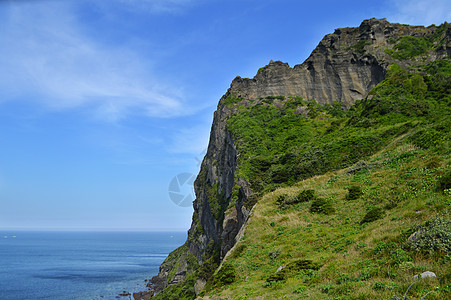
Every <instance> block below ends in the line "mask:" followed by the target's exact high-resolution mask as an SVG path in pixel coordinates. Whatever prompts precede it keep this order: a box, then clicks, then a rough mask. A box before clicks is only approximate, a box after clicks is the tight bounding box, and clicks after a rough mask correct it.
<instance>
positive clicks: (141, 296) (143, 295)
mask: <svg viewBox="0 0 451 300" xmlns="http://www.w3.org/2000/svg"><path fill="white" fill-rule="evenodd" d="M152 294H153V292H152V291H147V292H138V293H133V299H135V300H149V299H150V298H151V297H152Z"/></svg>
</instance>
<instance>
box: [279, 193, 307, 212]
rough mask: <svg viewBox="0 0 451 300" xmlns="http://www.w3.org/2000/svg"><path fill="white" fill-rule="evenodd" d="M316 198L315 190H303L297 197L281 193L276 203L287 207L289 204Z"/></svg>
mask: <svg viewBox="0 0 451 300" xmlns="http://www.w3.org/2000/svg"><path fill="white" fill-rule="evenodd" d="M314 199H316V196H315V191H314V190H303V191H301V192H300V193H299V194H298V195H297V196H296V197H289V196H288V195H286V194H282V195H279V197H277V200H276V203H277V204H278V205H279V207H281V208H287V206H288V205H293V204H297V203H300V202H307V201H311V200H314Z"/></svg>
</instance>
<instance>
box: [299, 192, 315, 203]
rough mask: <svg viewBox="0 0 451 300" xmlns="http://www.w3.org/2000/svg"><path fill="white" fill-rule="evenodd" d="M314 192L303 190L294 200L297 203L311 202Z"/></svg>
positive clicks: (313, 198)
mask: <svg viewBox="0 0 451 300" xmlns="http://www.w3.org/2000/svg"><path fill="white" fill-rule="evenodd" d="M315 199H316V196H315V191H314V190H303V191H302V192H300V193H299V194H298V195H297V196H296V200H297V201H298V202H307V201H311V200H315Z"/></svg>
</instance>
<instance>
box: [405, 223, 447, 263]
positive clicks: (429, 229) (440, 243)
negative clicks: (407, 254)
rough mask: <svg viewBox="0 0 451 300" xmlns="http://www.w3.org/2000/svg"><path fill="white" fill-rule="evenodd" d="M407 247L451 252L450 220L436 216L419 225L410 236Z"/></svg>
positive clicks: (426, 250)
mask: <svg viewBox="0 0 451 300" xmlns="http://www.w3.org/2000/svg"><path fill="white" fill-rule="evenodd" d="M406 248H407V249H410V250H416V251H423V252H429V253H431V254H432V253H433V252H443V253H451V221H450V220H444V219H441V218H437V219H434V220H430V221H427V222H426V223H424V224H423V225H421V226H420V228H419V229H418V231H417V232H416V235H415V236H414V237H412V238H410V240H409V242H408V243H407V245H406Z"/></svg>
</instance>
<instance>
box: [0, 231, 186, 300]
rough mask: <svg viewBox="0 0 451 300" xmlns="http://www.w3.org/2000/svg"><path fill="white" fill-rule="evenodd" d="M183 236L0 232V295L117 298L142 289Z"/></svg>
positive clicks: (5, 299) (4, 298)
mask: <svg viewBox="0 0 451 300" xmlns="http://www.w3.org/2000/svg"><path fill="white" fill-rule="evenodd" d="M185 240H186V232H72V231H70V232H43V231H17V232H4V231H0V299H1V300H15V299H20V300H27V299H33V300H35V299H58V300H59V299H117V296H118V295H119V294H120V293H122V292H123V291H128V292H131V293H133V292H137V291H143V290H146V287H145V285H146V283H145V282H144V280H145V279H150V278H151V277H152V276H154V275H156V274H157V273H158V267H159V265H160V264H161V263H162V262H163V260H164V259H165V258H166V257H167V255H168V254H169V252H171V251H172V250H174V249H175V248H177V247H178V246H180V245H182V244H183V243H184V242H185ZM119 299H132V298H130V297H120V298H119Z"/></svg>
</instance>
